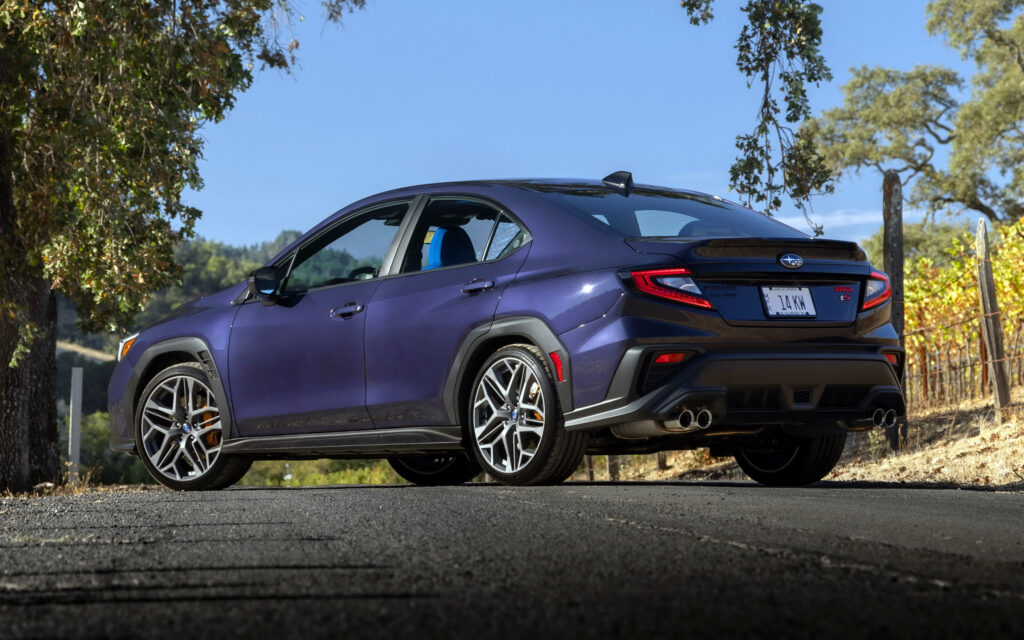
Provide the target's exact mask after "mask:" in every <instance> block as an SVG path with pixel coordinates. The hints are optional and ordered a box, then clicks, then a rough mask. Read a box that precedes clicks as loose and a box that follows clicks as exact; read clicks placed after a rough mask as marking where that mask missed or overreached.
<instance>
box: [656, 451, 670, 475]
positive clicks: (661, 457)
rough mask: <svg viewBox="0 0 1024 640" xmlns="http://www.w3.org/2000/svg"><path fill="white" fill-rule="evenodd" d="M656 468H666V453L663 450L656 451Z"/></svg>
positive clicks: (662, 469)
mask: <svg viewBox="0 0 1024 640" xmlns="http://www.w3.org/2000/svg"><path fill="white" fill-rule="evenodd" d="M658 469H659V470H661V471H664V470H666V469H668V454H667V453H665V452H664V451H659V452H658Z"/></svg>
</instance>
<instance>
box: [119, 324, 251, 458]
mask: <svg viewBox="0 0 1024 640" xmlns="http://www.w3.org/2000/svg"><path fill="white" fill-rule="evenodd" d="M184 362H198V363H199V364H201V365H202V367H203V371H204V372H205V373H206V375H207V376H208V377H209V378H210V384H211V386H212V387H213V392H214V393H215V394H216V395H217V398H218V400H219V401H221V402H222V403H223V405H224V406H222V407H220V410H221V422H222V423H223V427H222V429H223V430H222V432H221V433H222V437H223V438H224V439H227V438H228V437H229V436H230V434H231V425H232V417H231V403H230V402H229V401H228V396H227V393H226V391H225V389H224V383H223V380H222V379H221V376H220V372H219V371H218V370H217V364H216V362H214V360H213V356H212V355H211V353H210V347H209V345H207V344H206V342H205V341H203V339H202V338H197V337H184V338H172V339H170V340H163V341H161V342H157V343H155V344H153V345H150V346H149V347H148V348H147V349H146V350H145V351H144V352H143V353H142V356H140V358H139V362H138V364H136V366H135V372H134V373H132V376H131V378H130V379H129V382H128V385H129V388H130V393H131V398H132V404H131V408H130V410H131V415H132V421H133V423H134V420H135V418H134V416H135V411H136V408H137V407H138V404H139V399H140V398H141V397H142V392H143V390H145V388H146V385H147V384H149V382H150V380H152V379H153V377H154V376H156V375H157V374H158V373H160V372H161V371H163V370H164V369H166V368H168V367H172V366H174V365H176V364H181V363H184ZM132 428H133V429H134V428H135V426H134V424H133V427H132Z"/></svg>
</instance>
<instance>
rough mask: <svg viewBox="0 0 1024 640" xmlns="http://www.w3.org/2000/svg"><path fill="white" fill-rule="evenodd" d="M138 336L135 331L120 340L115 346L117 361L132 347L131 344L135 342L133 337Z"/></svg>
mask: <svg viewBox="0 0 1024 640" xmlns="http://www.w3.org/2000/svg"><path fill="white" fill-rule="evenodd" d="M138 337H139V334H137V333H136V334H133V335H130V336H128V337H127V338H125V339H124V340H122V341H121V344H119V345H118V346H117V361H118V362H121V360H122V359H123V358H124V357H125V356H126V355H128V351H129V350H130V349H131V348H132V345H133V344H135V339H136V338H138Z"/></svg>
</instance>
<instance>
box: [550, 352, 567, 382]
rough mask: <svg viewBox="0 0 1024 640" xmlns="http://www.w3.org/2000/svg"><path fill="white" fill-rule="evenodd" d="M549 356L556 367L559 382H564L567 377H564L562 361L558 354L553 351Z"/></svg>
mask: <svg viewBox="0 0 1024 640" xmlns="http://www.w3.org/2000/svg"><path fill="white" fill-rule="evenodd" d="M548 355H549V356H551V362H552V364H554V365H555V375H556V376H558V381H559V382H564V381H565V377H563V375H562V359H561V358H559V357H558V352H557V351H552V352H551V353H549V354H548Z"/></svg>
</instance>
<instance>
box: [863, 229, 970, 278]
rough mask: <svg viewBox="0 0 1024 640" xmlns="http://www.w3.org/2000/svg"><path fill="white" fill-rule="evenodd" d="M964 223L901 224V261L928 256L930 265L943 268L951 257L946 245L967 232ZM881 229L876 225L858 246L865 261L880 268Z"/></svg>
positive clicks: (949, 244)
mask: <svg viewBox="0 0 1024 640" xmlns="http://www.w3.org/2000/svg"><path fill="white" fill-rule="evenodd" d="M968 232H969V230H968V228H967V225H966V224H964V225H953V224H945V223H941V222H934V221H928V220H926V221H924V222H918V223H911V224H904V225H903V256H904V260H908V261H914V260H917V259H918V258H928V259H929V260H930V261H931V263H932V264H934V265H936V266H940V267H944V266H946V265H948V264H949V263H950V261H951V260H952V257H951V256H950V255H949V248H950V247H951V246H952V245H953V242H954V240H956V239H957V238H960V237H962V236H963V235H964V234H966V233H968ZM883 237H884V229H883V228H882V227H879V228H878V231H875V232H874V233H873V234H871V236H870V237H869V238H867V239H866V240H864V241H863V242H861V243H860V244H861V247H863V248H864V251H865V252H867V254H868V260H870V261H871V264H873V265H876V266H877V267H879V268H881V267H882V240H883Z"/></svg>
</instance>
